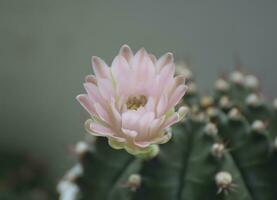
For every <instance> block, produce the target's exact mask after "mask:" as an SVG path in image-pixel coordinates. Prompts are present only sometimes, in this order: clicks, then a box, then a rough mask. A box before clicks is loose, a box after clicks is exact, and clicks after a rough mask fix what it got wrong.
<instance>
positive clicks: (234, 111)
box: [228, 108, 241, 120]
mask: <svg viewBox="0 0 277 200" xmlns="http://www.w3.org/2000/svg"><path fill="white" fill-rule="evenodd" d="M228 117H229V119H231V120H239V119H240V118H241V113H240V111H239V110H238V109H237V108H233V109H232V110H231V111H230V112H229V113H228Z"/></svg>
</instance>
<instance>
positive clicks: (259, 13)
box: [0, 0, 277, 177]
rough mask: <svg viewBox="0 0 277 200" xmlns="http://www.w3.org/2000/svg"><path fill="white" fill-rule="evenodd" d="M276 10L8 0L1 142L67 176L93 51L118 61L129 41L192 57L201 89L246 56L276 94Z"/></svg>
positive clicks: (0, 80)
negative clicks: (83, 83) (121, 49)
mask: <svg viewBox="0 0 277 200" xmlns="http://www.w3.org/2000/svg"><path fill="white" fill-rule="evenodd" d="M276 10H277V1H274V0H272V1H270V0H267V1H259V0H252V1H246V0H243V1H242V0H228V1H227V0H209V1H202V2H201V1H195V0H194V1H193V0H191V1H185V0H183V1H173V0H171V1H169V0H167V1H162V0H160V1H151V0H138V1H132V0H124V1H119V0H118V1H116V0H114V1H100V0H82V1H76V0H74V1H72V0H56V1H55V0H1V1H0V30H1V32H0V91H1V98H0V125H1V132H0V145H1V148H9V149H13V150H19V151H29V152H32V153H34V154H35V155H36V156H37V157H38V158H41V159H45V160H47V161H48V162H49V166H50V170H51V174H52V175H53V176H55V177H60V176H61V175H62V174H63V171H64V170H65V169H67V168H69V167H70V166H71V164H72V163H73V162H74V158H73V157H71V156H69V153H68V148H69V146H70V145H72V144H74V143H75V142H77V141H79V140H80V139H82V138H84V136H85V133H84V129H83V122H84V120H85V118H86V116H85V115H84V113H83V111H82V108H81V106H80V105H79V104H78V103H77V102H76V100H75V96H76V95H77V94H79V93H81V92H82V91H83V88H82V82H83V78H84V76H85V75H86V74H89V73H91V68H90V57H91V56H92V55H98V56H100V57H102V58H103V59H105V60H106V61H107V62H108V63H110V62H111V60H112V58H113V56H115V54H116V53H117V51H118V49H119V47H120V46H121V45H122V44H125V43H127V44H129V45H130V46H131V47H132V48H133V49H134V50H138V48H140V47H145V48H146V49H147V50H148V51H150V52H153V53H154V54H156V55H161V54H163V53H165V52H167V51H171V52H173V53H174V54H175V57H176V59H177V60H182V59H185V58H189V59H190V61H191V65H192V70H193V71H194V73H195V74H196V76H197V80H198V83H199V85H200V87H201V89H202V90H207V89H211V86H212V83H213V81H214V79H215V78H216V76H217V74H218V73H219V72H222V71H224V70H227V71H230V70H231V69H232V68H233V66H234V63H235V59H234V55H239V56H240V58H241V62H242V65H243V67H244V69H245V71H248V72H253V73H257V74H258V75H259V77H260V78H261V79H262V85H263V87H264V90H265V92H266V94H267V95H268V96H269V98H272V97H274V96H276V94H277V91H276V89H275V87H276V83H277V80H276V75H277V73H276V72H277V70H276V57H277V55H276V52H277V40H276V36H277V25H276V20H277V12H276ZM207 85H208V86H207Z"/></svg>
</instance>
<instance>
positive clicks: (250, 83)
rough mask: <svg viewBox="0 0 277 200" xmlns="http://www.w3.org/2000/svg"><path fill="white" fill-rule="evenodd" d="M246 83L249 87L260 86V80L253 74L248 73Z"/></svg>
mask: <svg viewBox="0 0 277 200" xmlns="http://www.w3.org/2000/svg"><path fill="white" fill-rule="evenodd" d="M244 85H245V87H246V88H248V89H251V90H256V89H258V87H259V80H258V79H257V77H255V76H253V75H246V76H245V79H244Z"/></svg>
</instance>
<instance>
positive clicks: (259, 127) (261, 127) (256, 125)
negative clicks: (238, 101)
mask: <svg viewBox="0 0 277 200" xmlns="http://www.w3.org/2000/svg"><path fill="white" fill-rule="evenodd" d="M251 129H252V130H253V131H255V132H257V133H263V132H264V131H265V129H266V127H265V124H264V123H263V122H262V121H261V120H255V121H254V122H253V123H252V125H251Z"/></svg>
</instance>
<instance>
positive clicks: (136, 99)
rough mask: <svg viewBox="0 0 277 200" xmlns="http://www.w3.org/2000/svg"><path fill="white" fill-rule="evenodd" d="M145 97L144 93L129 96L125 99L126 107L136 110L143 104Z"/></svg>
mask: <svg viewBox="0 0 277 200" xmlns="http://www.w3.org/2000/svg"><path fill="white" fill-rule="evenodd" d="M146 103H147V98H146V96H144V95H139V96H133V97H129V98H128V100H127V108H128V109H130V110H137V109H138V108H139V107H141V106H145V105H146Z"/></svg>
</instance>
